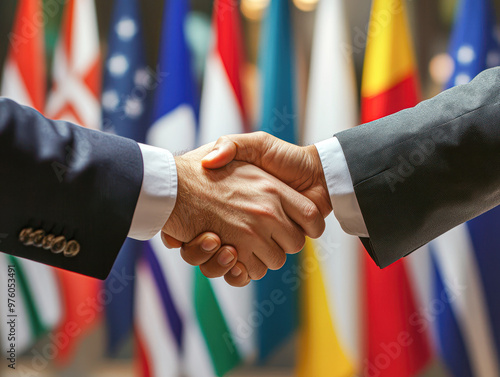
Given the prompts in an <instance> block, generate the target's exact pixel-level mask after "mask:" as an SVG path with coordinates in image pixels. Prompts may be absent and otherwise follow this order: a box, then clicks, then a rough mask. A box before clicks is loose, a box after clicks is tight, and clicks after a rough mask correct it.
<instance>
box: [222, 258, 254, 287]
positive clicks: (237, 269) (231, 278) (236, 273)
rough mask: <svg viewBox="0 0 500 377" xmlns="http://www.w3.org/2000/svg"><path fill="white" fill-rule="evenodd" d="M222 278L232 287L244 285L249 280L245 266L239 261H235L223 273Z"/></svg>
mask: <svg viewBox="0 0 500 377" xmlns="http://www.w3.org/2000/svg"><path fill="white" fill-rule="evenodd" d="M224 280H225V281H226V282H227V283H228V284H229V285H232V286H233V287H244V286H245V285H248V283H250V281H251V279H250V276H248V271H247V268H246V267H245V265H244V264H243V263H241V262H236V264H235V266H234V267H233V268H231V270H230V271H229V272H228V273H227V274H225V275H224Z"/></svg>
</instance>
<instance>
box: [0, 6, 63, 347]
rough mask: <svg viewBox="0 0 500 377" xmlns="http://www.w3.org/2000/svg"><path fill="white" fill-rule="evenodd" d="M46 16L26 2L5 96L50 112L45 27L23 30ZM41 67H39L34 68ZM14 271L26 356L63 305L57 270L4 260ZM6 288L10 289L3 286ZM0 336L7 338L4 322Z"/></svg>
mask: <svg viewBox="0 0 500 377" xmlns="http://www.w3.org/2000/svg"><path fill="white" fill-rule="evenodd" d="M41 11H42V1H41V0H21V1H19V5H18V8H17V13H16V17H15V20H14V27H13V29H12V32H11V33H10V34H9V40H10V42H11V43H10V46H9V47H10V48H9V52H8V56H7V60H6V62H5V66H4V72H3V80H2V88H1V94H2V95H3V96H6V97H10V98H12V99H13V100H15V101H17V102H19V103H21V104H23V105H26V106H30V107H34V108H35V109H37V110H38V111H43V108H44V106H45V90H46V87H45V86H46V84H45V82H46V81H45V80H46V70H45V51H44V30H43V26H42V25H38V24H36V23H33V24H31V25H30V27H31V29H30V31H29V32H30V34H29V35H26V33H27V31H26V30H27V29H24V28H23V27H24V26H25V22H26V20H31V19H32V17H33V15H34V14H39V13H41ZM34 62H36V64H34ZM7 264H8V265H15V266H16V271H17V279H18V282H19V285H18V289H19V292H20V299H19V300H18V301H17V302H16V312H17V315H18V318H17V320H18V327H17V329H18V334H17V338H18V339H17V340H18V342H17V343H16V346H17V352H19V353H22V352H24V351H26V350H27V349H28V348H29V347H30V346H32V345H33V344H34V342H35V341H36V340H37V338H39V337H40V336H41V335H43V334H44V333H45V332H47V331H50V330H52V329H53V328H54V327H55V326H56V325H57V324H58V322H59V321H60V319H61V316H62V304H61V298H60V290H59V286H58V281H57V276H56V274H55V270H53V269H52V268H51V267H48V266H45V265H42V264H39V263H35V262H32V261H28V260H24V259H20V258H14V257H11V256H6V255H1V256H0V265H1V266H2V267H1V268H2V271H6V269H7V268H6V266H5V265H7ZM4 284H5V285H4ZM1 285H2V287H1V288H0V301H1V302H2V305H0V314H1V315H2V318H7V315H6V314H7V313H6V312H5V310H6V309H7V307H6V305H4V304H3V303H6V302H7V298H6V294H7V286H6V281H2V282H1ZM0 333H1V334H7V333H8V331H7V327H6V323H5V322H4V321H2V324H1V326H0ZM6 342H7V336H2V345H3V347H2V348H10V347H7V344H6Z"/></svg>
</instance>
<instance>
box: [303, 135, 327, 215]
mask: <svg viewBox="0 0 500 377" xmlns="http://www.w3.org/2000/svg"><path fill="white" fill-rule="evenodd" d="M304 148H305V151H306V156H307V159H308V160H309V166H310V167H311V170H312V174H311V176H312V177H313V181H314V182H315V184H314V186H315V187H317V188H318V190H319V193H320V198H321V203H320V206H319V207H318V209H320V211H321V213H322V214H323V216H324V217H326V216H327V215H328V214H329V213H330V212H331V211H332V202H331V200H330V194H329V191H328V184H327V182H326V177H325V172H324V170H323V164H322V163H321V157H320V155H319V152H318V149H317V148H316V146H315V145H309V146H307V147H304Z"/></svg>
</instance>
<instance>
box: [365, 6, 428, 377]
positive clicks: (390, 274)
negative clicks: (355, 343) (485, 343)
mask: <svg viewBox="0 0 500 377" xmlns="http://www.w3.org/2000/svg"><path fill="white" fill-rule="evenodd" d="M380 20H384V22H383V23H381V21H380ZM368 30H370V31H371V33H370V32H369V33H368V38H367V39H368V43H367V46H366V55H365V63H364V72H363V82H362V89H361V96H362V121H363V123H366V122H370V121H373V120H375V119H378V118H381V117H384V116H387V115H390V114H392V113H395V112H397V111H400V110H402V109H404V108H408V107H412V106H415V105H416V104H417V102H418V92H419V88H418V82H417V80H418V79H417V68H416V64H415V59H414V54H413V50H412V42H411V38H410V33H409V26H408V20H407V14H406V7H405V2H404V1H402V0H374V2H373V5H372V11H371V19H370V27H369V28H368ZM364 265H365V266H364V275H365V282H364V286H365V289H366V293H365V300H364V301H365V302H364V315H363V317H364V322H365V324H364V327H365V329H366V331H364V334H365V336H366V342H365V344H366V352H367V354H366V359H365V360H364V362H363V365H362V368H363V373H364V374H366V375H374V374H376V373H382V374H383V375H384V376H388V377H391V376H395V377H400V376H414V375H416V374H417V373H419V372H420V371H421V370H422V369H423V368H424V367H425V366H426V365H427V364H428V362H429V361H430V359H431V352H430V346H429V340H428V334H427V333H426V332H425V331H421V329H420V327H418V326H414V325H413V326H412V325H411V316H412V315H414V314H415V313H418V311H417V305H416V303H417V297H416V295H417V293H416V283H414V282H412V281H410V279H409V276H408V266H407V260H400V261H398V262H396V263H394V264H393V265H391V266H389V267H388V268H386V269H384V270H380V269H379V268H378V267H377V266H376V265H375V263H374V262H373V261H372V260H371V259H370V258H369V257H368V255H367V254H366V253H365V257H364ZM412 283H413V284H412ZM419 330H420V331H419Z"/></svg>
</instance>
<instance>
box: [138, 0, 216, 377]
mask: <svg viewBox="0 0 500 377" xmlns="http://www.w3.org/2000/svg"><path fill="white" fill-rule="evenodd" d="M188 11H189V6H188V0H166V1H165V8H164V15H163V24H162V31H161V46H160V56H159V62H158V67H157V74H156V78H155V79H156V81H155V82H154V83H153V85H154V86H156V90H155V96H154V106H153V107H154V108H153V124H152V126H151V127H150V129H149V130H148V132H147V135H146V140H147V142H148V143H149V144H151V145H155V146H157V147H161V148H165V149H168V150H169V151H171V152H181V151H187V150H191V149H193V148H194V146H195V143H196V132H197V119H198V93H197V88H196V83H195V80H194V71H193V70H192V64H191V54H190V51H189V47H188V45H187V39H186V35H185V30H186V19H187V15H188ZM136 274H137V275H136V276H137V277H136V282H137V283H136V284H137V288H136V294H135V297H136V300H135V314H136V316H135V329H136V334H137V340H138V348H139V352H138V357H139V364H140V365H141V374H140V375H141V377H164V376H172V377H176V376H179V375H183V374H185V375H187V376H198V375H199V376H200V377H203V376H210V374H208V373H212V374H211V375H213V369H212V367H211V362H210V359H209V357H208V356H207V355H208V352H207V350H206V348H205V345H204V340H203V336H202V334H201V331H200V329H199V326H198V323H197V320H196V318H195V314H194V313H195V309H194V304H193V295H194V293H193V292H194V280H193V279H194V278H193V276H194V268H193V267H191V266H188V265H187V264H186V263H185V262H184V261H183V260H182V259H181V257H180V255H179V251H178V250H176V251H173V250H166V249H165V246H164V245H163V243H162V242H161V239H160V238H159V236H157V237H155V238H153V239H152V240H151V241H150V242H149V243H148V247H147V252H146V253H145V255H144V256H143V257H141V258H140V261H139V265H138V268H137V271H136ZM191 357H192V359H190V358H191ZM186 359H190V362H185V361H184V360H186ZM196 371H198V372H199V373H198V374H196Z"/></svg>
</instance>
